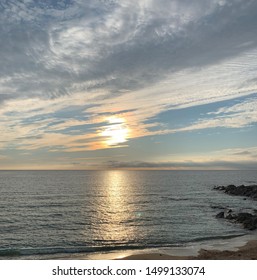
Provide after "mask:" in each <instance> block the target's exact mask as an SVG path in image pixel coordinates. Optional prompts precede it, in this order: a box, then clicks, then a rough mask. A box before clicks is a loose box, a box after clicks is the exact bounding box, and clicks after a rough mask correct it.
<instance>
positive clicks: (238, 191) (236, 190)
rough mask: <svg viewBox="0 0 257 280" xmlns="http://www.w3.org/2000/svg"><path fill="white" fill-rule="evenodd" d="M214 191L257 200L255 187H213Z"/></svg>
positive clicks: (256, 188) (256, 187) (256, 186)
mask: <svg viewBox="0 0 257 280" xmlns="http://www.w3.org/2000/svg"><path fill="white" fill-rule="evenodd" d="M214 189H215V190H219V191H224V193H227V194H230V195H237V196H245V197H250V198H252V199H255V200H257V185H250V186H245V185H241V186H238V187H237V186H235V185H228V186H226V187H225V186H217V187H214Z"/></svg>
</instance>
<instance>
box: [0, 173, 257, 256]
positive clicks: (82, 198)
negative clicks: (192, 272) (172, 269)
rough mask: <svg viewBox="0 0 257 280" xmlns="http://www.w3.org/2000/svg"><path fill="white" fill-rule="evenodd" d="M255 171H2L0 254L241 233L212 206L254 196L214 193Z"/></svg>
mask: <svg viewBox="0 0 257 280" xmlns="http://www.w3.org/2000/svg"><path fill="white" fill-rule="evenodd" d="M256 173H257V172H256V171H0V194H1V196H0V256H2V258H7V257H10V256H14V257H15V258H19V256H23V255H26V256H33V255H34V256H35V255H38V254H41V255H42V254H48V255H49V254H57V253H63V254H65V253H67V254H72V253H79V252H84V253H87V252H88V253H90V252H97V251H99V252H103V251H111V250H114V249H116V250H119V249H120V250H122V249H123V250H124V249H137V248H138V249H139V248H153V247H169V246H174V245H184V244H186V243H187V242H191V241H194V240H205V239H212V238H219V237H228V236H234V235H240V234H246V233H247V231H245V230H243V229H242V228H241V227H240V226H238V225H234V224H230V223H228V222H226V221H222V220H217V219H216V218H215V214H216V213H217V212H218V211H219V209H217V208H216V207H224V206H229V207H231V208H235V209H237V210H238V209H246V208H247V209H249V208H250V209H253V208H256V209H257V202H256V201H252V200H249V199H247V200H244V199H243V198H241V197H233V196H228V195H224V194H223V193H222V192H218V191H214V190H213V186H215V185H221V184H222V185H227V184H236V185H239V184H251V183H256V182H257V174H256Z"/></svg>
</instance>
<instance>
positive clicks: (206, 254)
mask: <svg viewBox="0 0 257 280" xmlns="http://www.w3.org/2000/svg"><path fill="white" fill-rule="evenodd" d="M116 260H117V259H116ZM120 260H257V240H251V241H248V242H247V243H246V244H245V245H244V246H241V247H238V248H236V250H205V249H201V250H200V251H199V253H198V255H197V256H175V255H165V254H161V253H150V254H138V255H130V256H127V257H124V258H121V259H120Z"/></svg>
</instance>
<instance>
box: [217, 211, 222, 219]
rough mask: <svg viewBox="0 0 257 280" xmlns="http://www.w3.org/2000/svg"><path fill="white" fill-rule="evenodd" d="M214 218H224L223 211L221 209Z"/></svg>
mask: <svg viewBox="0 0 257 280" xmlns="http://www.w3.org/2000/svg"><path fill="white" fill-rule="evenodd" d="M216 218H218V219H223V218H224V212H223V211H222V212H220V213H218V214H217V215H216Z"/></svg>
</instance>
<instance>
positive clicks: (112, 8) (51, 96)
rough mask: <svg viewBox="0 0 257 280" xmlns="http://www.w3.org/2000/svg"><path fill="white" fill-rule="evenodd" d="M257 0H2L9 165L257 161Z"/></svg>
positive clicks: (1, 62)
mask: <svg viewBox="0 0 257 280" xmlns="http://www.w3.org/2000/svg"><path fill="white" fill-rule="evenodd" d="M256 108H257V1H253V0H229V1H226V0H194V1H191V0H120V1H118V0H62V1H61V0H44V1H43V0H3V1H1V2H0V169H1V170H8V169H15V170H17V169H25V170H26V169H82V170H83V169H175V170H176V169H179V170H180V169H182V170H183V169H201V170H202V169H249V170H256V169H257V111H256Z"/></svg>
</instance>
